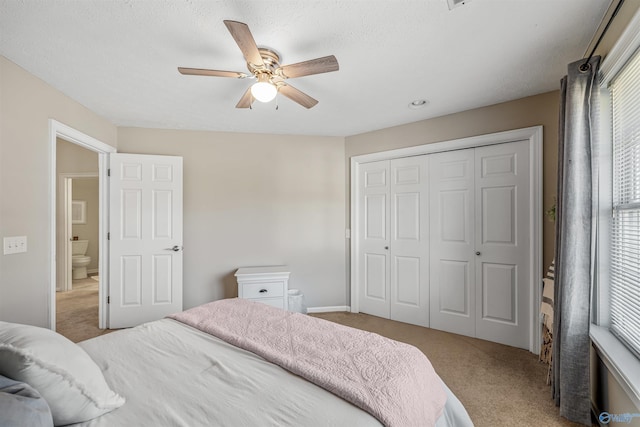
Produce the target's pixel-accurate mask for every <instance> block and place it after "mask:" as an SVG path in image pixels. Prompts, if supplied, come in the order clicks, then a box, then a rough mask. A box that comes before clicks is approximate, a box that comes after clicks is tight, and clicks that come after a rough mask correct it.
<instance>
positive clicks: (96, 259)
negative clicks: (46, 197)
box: [49, 120, 116, 341]
mask: <svg viewBox="0 0 640 427" xmlns="http://www.w3.org/2000/svg"><path fill="white" fill-rule="evenodd" d="M49 123H50V127H49V128H50V134H49V135H50V136H49V140H50V150H51V151H50V159H51V164H50V168H51V169H50V170H51V175H50V194H51V200H50V207H51V208H50V219H51V221H50V227H51V228H50V230H51V234H50V236H51V254H52V257H51V276H50V277H51V286H50V294H49V307H50V311H49V325H50V326H49V327H50V329H53V330H57V329H58V328H57V326H58V325H57V323H58V322H57V318H56V317H57V315H58V314H59V313H58V311H59V310H58V308H62V309H63V310H65V311H67V319H68V320H69V323H70V324H72V325H76V326H78V327H77V328H75V329H77V330H78V331H80V333H79V334H78V335H75V336H73V337H70V338H71V339H72V340H73V341H80V340H82V339H86V338H89V337H90V336H87V335H86V334H84V335H83V333H82V329H83V328H84V326H83V325H82V321H83V319H82V317H86V314H82V313H81V310H77V309H79V308H81V309H86V308H87V307H86V306H87V305H92V306H93V307H92V308H91V310H92V314H91V321H90V327H91V329H92V330H91V331H90V333H91V336H96V335H98V334H100V333H104V332H106V331H104V329H105V328H107V327H108V319H107V314H108V313H107V309H106V303H107V297H106V296H107V294H108V284H109V277H108V268H107V265H108V251H107V234H106V224H107V223H108V203H107V200H108V198H107V191H106V189H107V183H106V179H105V178H106V174H107V165H108V154H109V153H113V152H115V151H116V150H115V148H113V147H111V146H109V145H107V144H104V143H102V142H101V141H98V140H96V139H94V138H92V137H90V136H88V135H86V134H83V133H82V132H79V131H77V130H75V129H73V128H70V127H68V126H66V125H64V124H62V123H60V122H57V121H55V120H50V121H49ZM76 184H77V185H76ZM74 187H76V188H75V191H74ZM74 226H75V228H74ZM90 229H91V230H90ZM74 238H77V240H75V242H76V244H75V245H74V244H73V242H74ZM79 241H83V242H79ZM77 243H81V245H80V246H82V244H84V243H87V244H86V247H85V248H77V247H76V248H74V246H78V245H77ZM80 249H83V252H84V254H83V255H82V256H81V257H82V258H83V259H81V260H77V262H76V263H75V265H74V263H73V252H74V250H75V251H76V252H79V251H80ZM77 255H79V254H77ZM87 261H88V262H87ZM74 274H75V276H76V280H77V281H76V282H75V283H74V279H73V277H74ZM85 275H86V277H83V276H85ZM96 278H97V279H98V280H96ZM85 279H86V280H87V282H86V283H80V281H79V280H82V281H83V282H84V281H85ZM74 287H75V288H76V289H75V290H80V289H82V288H85V289H91V292H90V293H91V296H90V298H88V299H87V298H84V299H85V301H84V302H83V301H81V300H82V298H76V296H77V295H76V296H74V295H73V294H71V293H69V292H74ZM60 293H67V296H68V297H69V299H70V300H71V302H72V304H71V305H72V306H76V307H75V308H73V307H72V308H71V309H70V308H69V304H66V306H64V307H62V304H57V299H58V298H57V297H58V296H59V294H60ZM85 293H89V292H85ZM85 297H86V295H85ZM87 301H89V302H87ZM59 306H61V307H59ZM69 310H72V312H70V313H69ZM74 310H75V311H74ZM61 323H62V322H61ZM61 326H62V327H64V325H61ZM85 332H86V331H85Z"/></svg>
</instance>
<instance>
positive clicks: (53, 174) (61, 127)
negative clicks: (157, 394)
mask: <svg viewBox="0 0 640 427" xmlns="http://www.w3.org/2000/svg"><path fill="white" fill-rule="evenodd" d="M58 138H61V139H64V140H65V141H68V142H71V143H73V144H76V145H79V146H81V147H82V148H86V149H87V150H91V151H94V152H96V153H98V182H99V183H98V187H99V190H98V191H99V199H100V201H99V204H100V213H99V220H98V222H99V224H98V233H99V236H100V237H99V242H98V245H99V247H100V249H99V251H100V255H99V260H98V268H99V270H100V282H99V287H98V289H99V290H98V300H99V303H98V307H99V309H98V312H99V316H98V327H99V328H101V329H105V328H106V327H108V317H107V316H108V310H107V294H108V292H107V291H108V289H109V276H108V271H107V270H108V268H107V267H108V265H109V250H108V241H107V239H106V238H104V237H106V231H107V228H108V227H107V225H108V224H109V218H108V215H109V209H108V207H109V205H108V203H109V192H108V187H107V186H108V182H107V180H106V179H105V178H106V174H107V170H108V165H109V153H114V152H116V149H115V147H112V146H111V145H108V144H105V143H104V142H102V141H99V140H97V139H96V138H93V137H92V136H89V135H87V134H85V133H82V132H80V131H79V130H76V129H74V128H72V127H71V126H67V125H65V124H64V123H61V122H59V121H57V120H54V119H49V253H50V256H49V295H48V298H49V304H48V307H49V329H51V330H54V331H55V330H56V282H57V256H56V193H57V185H58V184H57V182H58V177H57V171H56V151H57V150H56V145H57V144H56V141H57V139H58ZM105 273H106V274H105Z"/></svg>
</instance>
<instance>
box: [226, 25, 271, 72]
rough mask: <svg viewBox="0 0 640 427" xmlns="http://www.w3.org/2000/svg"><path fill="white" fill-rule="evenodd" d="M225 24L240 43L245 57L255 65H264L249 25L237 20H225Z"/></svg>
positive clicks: (239, 45)
mask: <svg viewBox="0 0 640 427" xmlns="http://www.w3.org/2000/svg"><path fill="white" fill-rule="evenodd" d="M224 25H226V26H227V29H228V30H229V32H230V33H231V36H232V37H233V39H234V40H235V41H236V43H237V44H238V47H239V48H240V50H241V51H242V55H243V56H244V59H246V60H247V62H249V63H251V64H253V65H258V66H262V65H264V62H263V61H262V56H260V52H259V51H258V46H257V45H256V41H255V40H254V38H253V36H252V35H251V31H249V26H248V25H247V24H244V23H242V22H237V21H224Z"/></svg>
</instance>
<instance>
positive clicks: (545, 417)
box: [313, 313, 579, 427]
mask: <svg viewBox="0 0 640 427" xmlns="http://www.w3.org/2000/svg"><path fill="white" fill-rule="evenodd" d="M313 316H315V317H320V318H323V319H326V320H330V321H332V322H336V323H340V324H343V325H347V326H351V327H354V328H358V329H363V330H366V331H370V332H375V333H378V334H380V335H383V336H386V337H388V338H392V339H394V340H397V341H402V342H405V343H408V344H411V345H413V346H416V347H417V348H419V349H420V350H422V352H423V353H424V354H425V355H426V356H427V357H428V358H429V360H431V363H432V364H433V367H434V368H435V370H436V372H437V373H438V374H439V375H440V377H441V378H442V379H443V381H444V382H445V383H446V384H447V385H448V386H449V388H450V389H451V390H452V391H453V392H454V394H455V395H456V396H458V398H459V399H460V401H461V402H462V403H463V404H464V406H465V407H466V408H467V411H468V412H469V416H470V417H471V419H472V420H473V422H474V424H475V425H476V426H477V427H502V426H504V427H515V426H545V427H547V426H578V425H579V424H574V423H571V422H569V421H567V420H565V419H563V418H561V417H560V416H559V415H558V410H557V408H556V407H555V405H554V403H553V401H552V400H551V392H550V389H549V387H548V386H547V385H546V376H547V369H548V365H545V364H542V363H540V362H538V357H537V355H534V354H532V353H529V352H528V351H526V350H521V349H517V348H513V347H509V346H505V345H501V344H496V343H492V342H488V341H483V340H479V339H475V338H469V337H464V336H461V335H455V334H450V333H447V332H442V331H437V330H435V329H428V328H423V327H420V326H414V325H409V324H406V323H401V322H395V321H393V320H387V319H381V318H379V317H375V316H369V315H367V314H353V313H319V314H314V315H313Z"/></svg>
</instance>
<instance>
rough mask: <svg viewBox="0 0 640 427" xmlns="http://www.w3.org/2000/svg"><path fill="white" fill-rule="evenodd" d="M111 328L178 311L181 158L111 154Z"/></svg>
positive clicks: (180, 258) (180, 285)
mask: <svg viewBox="0 0 640 427" xmlns="http://www.w3.org/2000/svg"><path fill="white" fill-rule="evenodd" d="M109 169H110V178H109V198H110V207H109V278H110V280H109V304H108V307H109V328H110V329H116V328H125V327H132V326H136V325H139V324H141V323H144V322H148V321H151V320H156V319H160V318H162V317H164V316H166V315H168V314H171V313H174V312H178V311H181V310H182V157H174V156H156V155H140V154H123V153H112V154H110V165H109Z"/></svg>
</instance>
